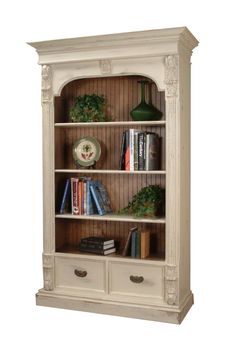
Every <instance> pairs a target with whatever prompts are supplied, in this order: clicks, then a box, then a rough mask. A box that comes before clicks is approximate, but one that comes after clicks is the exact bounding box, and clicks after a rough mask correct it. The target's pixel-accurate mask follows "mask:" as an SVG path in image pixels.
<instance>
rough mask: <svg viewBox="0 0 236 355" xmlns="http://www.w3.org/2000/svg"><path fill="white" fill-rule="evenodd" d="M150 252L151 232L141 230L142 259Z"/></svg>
mask: <svg viewBox="0 0 236 355" xmlns="http://www.w3.org/2000/svg"><path fill="white" fill-rule="evenodd" d="M149 253H150V232H149V231H142V232H141V259H144V258H146V257H147V256H148V255H149Z"/></svg>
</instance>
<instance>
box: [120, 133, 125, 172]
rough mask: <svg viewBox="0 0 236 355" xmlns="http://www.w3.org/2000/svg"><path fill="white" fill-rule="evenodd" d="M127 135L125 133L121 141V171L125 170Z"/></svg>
mask: <svg viewBox="0 0 236 355" xmlns="http://www.w3.org/2000/svg"><path fill="white" fill-rule="evenodd" d="M125 135H126V133H125V132H123V134H122V140H121V148H120V162H119V169H120V170H125Z"/></svg>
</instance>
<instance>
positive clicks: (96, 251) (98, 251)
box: [79, 243, 116, 255]
mask: <svg viewBox="0 0 236 355" xmlns="http://www.w3.org/2000/svg"><path fill="white" fill-rule="evenodd" d="M79 250H80V251H82V252H86V253H93V254H97V255H108V254H112V253H115V252H116V248H115V247H112V248H109V249H105V250H104V249H99V248H91V247H88V246H84V245H83V244H82V243H79Z"/></svg>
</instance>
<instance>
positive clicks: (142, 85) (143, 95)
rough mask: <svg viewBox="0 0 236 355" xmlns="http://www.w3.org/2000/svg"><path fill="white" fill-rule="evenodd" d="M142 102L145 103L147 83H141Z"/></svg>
mask: <svg viewBox="0 0 236 355" xmlns="http://www.w3.org/2000/svg"><path fill="white" fill-rule="evenodd" d="M140 83H141V102H145V85H146V81H141V82H140Z"/></svg>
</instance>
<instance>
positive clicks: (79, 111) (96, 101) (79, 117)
mask: <svg viewBox="0 0 236 355" xmlns="http://www.w3.org/2000/svg"><path fill="white" fill-rule="evenodd" d="M105 101H106V100H105V97H104V96H103V95H101V96H99V95H96V94H92V95H81V96H78V97H76V99H75V103H74V106H73V107H71V108H70V111H69V116H70V119H71V121H72V122H104V121H106V120H107V119H106V116H105V112H104V109H105Z"/></svg>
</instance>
